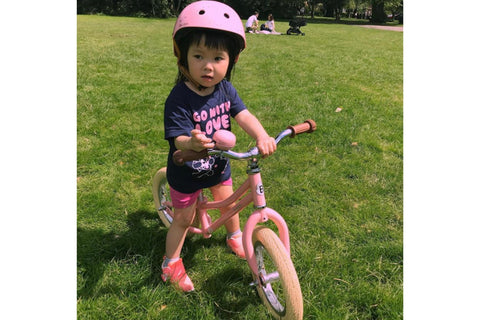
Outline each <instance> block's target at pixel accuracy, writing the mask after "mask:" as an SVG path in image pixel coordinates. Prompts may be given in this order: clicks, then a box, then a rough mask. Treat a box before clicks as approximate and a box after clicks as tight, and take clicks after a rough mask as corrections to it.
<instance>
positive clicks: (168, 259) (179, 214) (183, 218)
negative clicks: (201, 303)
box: [162, 201, 196, 292]
mask: <svg viewBox="0 0 480 320" xmlns="http://www.w3.org/2000/svg"><path fill="white" fill-rule="evenodd" d="M195 205H196V201H195V203H194V204H192V205H190V206H189V207H187V208H175V209H174V210H175V215H174V218H173V221H172V224H171V225H170V229H168V233H167V239H166V250H165V251H166V252H165V257H164V259H163V262H162V280H163V281H165V282H166V281H170V282H171V283H173V284H174V285H176V286H177V287H179V288H180V289H181V290H183V291H185V292H190V291H193V290H194V286H193V283H192V280H190V278H189V277H188V275H187V273H186V272H185V267H184V266H183V262H182V259H181V258H180V252H181V251H182V247H183V243H184V241H185V236H186V234H187V230H188V227H189V226H190V224H191V223H192V222H193V218H194V216H195Z"/></svg>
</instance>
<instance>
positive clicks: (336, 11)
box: [322, 0, 348, 21]
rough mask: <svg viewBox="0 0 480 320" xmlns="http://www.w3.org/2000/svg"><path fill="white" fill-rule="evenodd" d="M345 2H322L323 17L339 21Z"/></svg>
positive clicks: (343, 0)
mask: <svg viewBox="0 0 480 320" xmlns="http://www.w3.org/2000/svg"><path fill="white" fill-rule="evenodd" d="M347 2H348V0H323V1H322V3H323V9H324V16H325V17H335V20H337V21H338V20H340V16H341V14H342V9H343V8H344V7H345V5H346V4H347Z"/></svg>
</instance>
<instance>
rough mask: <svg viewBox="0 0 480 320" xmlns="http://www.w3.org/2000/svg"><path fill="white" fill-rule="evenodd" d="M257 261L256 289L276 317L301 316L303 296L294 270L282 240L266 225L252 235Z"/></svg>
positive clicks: (258, 228)
mask: <svg viewBox="0 0 480 320" xmlns="http://www.w3.org/2000/svg"><path fill="white" fill-rule="evenodd" d="M252 238H253V239H252V240H253V247H254V252H255V257H256V260H257V265H258V275H259V276H258V278H256V279H255V280H256V285H257V291H258V294H259V296H260V298H261V299H262V302H263V303H264V304H265V305H266V306H267V308H268V309H269V311H270V312H271V313H272V314H273V315H274V317H275V318H276V319H288V320H293V319H302V318H303V298H302V291H301V288H300V283H299V282H298V277H297V272H296V271H295V268H294V266H293V263H292V260H291V259H290V257H289V255H288V253H287V251H286V250H285V247H284V246H283V243H282V242H281V240H280V239H279V238H278V236H277V235H276V233H275V232H273V231H272V230H271V229H269V228H267V227H263V226H262V227H256V228H255V230H254V231H253V235H252Z"/></svg>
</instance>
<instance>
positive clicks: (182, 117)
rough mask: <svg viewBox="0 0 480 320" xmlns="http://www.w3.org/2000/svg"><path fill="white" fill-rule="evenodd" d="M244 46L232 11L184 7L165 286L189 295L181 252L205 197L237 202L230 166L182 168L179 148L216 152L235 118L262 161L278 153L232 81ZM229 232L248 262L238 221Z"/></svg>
mask: <svg viewBox="0 0 480 320" xmlns="http://www.w3.org/2000/svg"><path fill="white" fill-rule="evenodd" d="M245 46H246V42H245V32H244V30H243V25H242V21H241V20H240V17H239V16H238V14H237V13H236V12H235V11H234V10H233V9H232V8H230V7H229V6H227V5H225V4H223V3H220V2H216V1H197V2H194V3H192V4H190V5H188V6H187V7H185V9H184V10H183V11H182V12H181V13H180V15H179V17H178V19H177V22H176V23H175V27H174V30H173V47H174V53H175V56H176V57H177V59H178V70H179V72H178V75H177V81H176V85H175V87H174V88H173V89H172V91H171V92H170V95H169V96H168V98H167V100H166V102H165V118H164V121H165V139H166V140H168V142H169V144H170V151H169V154H168V164H167V179H168V183H169V185H170V195H171V199H172V202H173V207H174V211H175V217H174V219H173V222H172V225H171V226H170V229H169V230H168V233H167V239H166V252H165V257H164V260H163V263H162V279H163V281H165V282H166V281H167V280H169V281H170V282H171V283H173V284H175V285H178V286H179V287H180V288H181V289H182V290H183V291H192V290H194V286H193V283H192V281H191V280H190V278H189V277H188V276H187V274H186V272H185V268H184V266H183V263H182V259H181V258H180V252H181V249H182V246H183V243H184V240H185V235H186V233H187V229H188V227H189V226H190V225H191V224H192V222H193V220H194V218H195V206H196V201H197V197H198V195H199V193H200V190H201V189H203V188H210V190H211V192H212V195H213V198H214V200H215V201H220V200H223V199H225V198H227V197H228V196H230V195H231V194H232V193H233V189H232V179H231V177H230V165H229V161H228V159H222V158H220V157H208V158H205V159H201V160H199V161H191V162H187V163H186V165H185V166H176V165H175V164H174V163H173V159H172V155H173V153H174V152H175V151H176V150H178V149H180V150H195V151H201V150H203V149H206V148H213V147H214V143H213V141H212V137H213V134H214V133H215V132H216V131H217V130H219V129H226V130H230V128H231V122H230V117H233V118H234V119H235V121H236V122H237V123H238V125H239V126H240V127H241V128H242V129H243V130H244V131H246V132H247V133H248V134H249V135H250V136H251V137H253V138H254V139H255V140H256V142H257V147H258V149H259V151H260V153H261V154H262V155H263V156H268V155H271V154H272V153H273V152H274V151H275V150H276V144H275V139H274V138H272V137H270V136H269V135H268V134H267V132H266V131H265V129H264V128H263V127H262V125H261V124H260V122H259V121H258V120H257V118H256V117H255V116H253V115H252V114H251V113H250V112H249V111H248V110H247V108H246V107H245V105H244V104H243V102H242V100H241V99H240V98H239V96H238V94H237V92H236V90H235V88H234V87H233V86H232V85H231V83H230V82H229V80H230V76H231V72H232V69H233V67H234V65H235V63H236V62H237V60H238V56H239V54H240V52H241V51H242V50H243V49H244V48H245ZM225 212H226V210H224V211H222V212H221V214H224V213H225ZM225 227H226V229H227V245H228V246H229V247H230V249H231V250H232V251H233V252H234V253H235V254H236V255H237V256H238V257H240V258H245V252H244V250H243V245H242V232H241V231H240V222H239V218H238V215H236V216H234V217H232V218H231V219H230V220H228V221H227V222H226V224H225Z"/></svg>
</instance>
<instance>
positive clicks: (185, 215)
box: [173, 205, 195, 228]
mask: <svg viewBox="0 0 480 320" xmlns="http://www.w3.org/2000/svg"><path fill="white" fill-rule="evenodd" d="M194 218H195V205H193V206H190V207H188V208H182V209H178V208H175V215H174V217H173V220H174V221H175V222H177V223H178V224H179V225H181V226H183V227H185V228H188V227H189V226H190V225H191V224H192V223H193V220H194Z"/></svg>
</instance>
